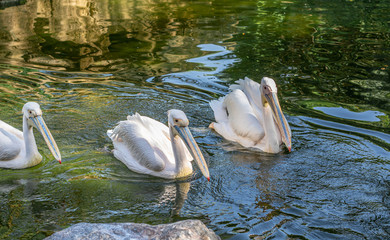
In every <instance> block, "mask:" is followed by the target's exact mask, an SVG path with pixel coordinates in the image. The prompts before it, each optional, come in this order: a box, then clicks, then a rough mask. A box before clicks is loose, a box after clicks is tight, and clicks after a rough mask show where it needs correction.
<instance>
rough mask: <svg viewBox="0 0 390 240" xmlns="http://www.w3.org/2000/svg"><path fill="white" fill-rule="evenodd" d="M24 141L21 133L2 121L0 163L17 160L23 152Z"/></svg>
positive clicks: (0, 125) (0, 127) (0, 129)
mask: <svg viewBox="0 0 390 240" xmlns="http://www.w3.org/2000/svg"><path fill="white" fill-rule="evenodd" d="M22 139H23V134H22V132H21V131H19V130H17V129H16V128H14V127H12V126H11V125H8V124H7V123H5V122H3V121H0V161H8V160H12V159H14V158H16V157H17V156H18V155H19V153H20V151H21V146H22Z"/></svg>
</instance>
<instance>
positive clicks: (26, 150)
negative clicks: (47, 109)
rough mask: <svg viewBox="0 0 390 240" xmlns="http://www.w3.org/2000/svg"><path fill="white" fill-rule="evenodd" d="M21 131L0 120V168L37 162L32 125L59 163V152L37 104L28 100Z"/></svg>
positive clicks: (40, 158)
mask: <svg viewBox="0 0 390 240" xmlns="http://www.w3.org/2000/svg"><path fill="white" fill-rule="evenodd" d="M22 112H23V132H21V131H19V130H18V129H16V128H14V127H12V126H11V125H8V124H7V123H5V122H3V121H0V168H13V169H20V168H27V167H32V166H35V165H37V164H39V163H40V162H41V160H42V156H41V155H40V154H39V152H38V148H37V145H36V142H35V138H34V134H33V127H36V128H37V129H38V130H39V132H40V133H41V134H42V136H43V138H44V139H45V142H46V144H47V146H48V147H49V149H50V151H51V153H52V154H53V156H54V157H55V158H56V159H57V160H58V161H59V162H60V163H61V154H60V151H59V150H58V147H57V144H56V142H55V141H54V138H53V136H52V135H51V133H50V131H49V129H48V128H47V126H46V124H45V122H44V120H43V118H42V111H41V109H40V107H39V104H37V103H35V102H28V103H26V104H25V105H24V106H23V110H22Z"/></svg>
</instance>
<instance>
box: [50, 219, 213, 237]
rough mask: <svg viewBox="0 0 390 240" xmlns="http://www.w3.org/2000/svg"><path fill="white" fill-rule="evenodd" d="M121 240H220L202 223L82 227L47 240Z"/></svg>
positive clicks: (76, 225)
mask: <svg viewBox="0 0 390 240" xmlns="http://www.w3.org/2000/svg"><path fill="white" fill-rule="evenodd" d="M60 239H61V240H62V239H67V240H79V239H80V240H81V239H83V240H88V239H90V240H96V239H101V240H103V239H104V240H111V239H112V240H117V239H129V240H130V239H155V240H159V239H161V240H162V239H167V240H168V239H169V240H174V239H177V240H179V239H180V240H182V239H191V240H197V239H199V240H214V239H215V240H217V239H220V238H219V237H218V235H216V234H215V233H214V232H213V231H212V230H210V229H208V228H207V227H206V225H204V224H203V223H202V222H201V221H199V220H184V221H180V222H176V223H170V224H160V225H155V226H153V225H148V224H143V223H78V224H75V225H73V226H71V227H69V228H67V229H64V230H62V231H59V232H56V233H54V234H53V235H51V236H49V237H47V238H45V240H60Z"/></svg>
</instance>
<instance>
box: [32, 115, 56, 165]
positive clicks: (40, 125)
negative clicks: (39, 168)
mask: <svg viewBox="0 0 390 240" xmlns="http://www.w3.org/2000/svg"><path fill="white" fill-rule="evenodd" d="M30 119H31V121H32V122H33V123H34V125H35V127H36V128H37V129H38V130H39V132H40V133H41V135H42V136H43V138H44V139H45V142H46V144H47V146H48V147H49V149H50V152H51V154H53V156H54V158H55V159H56V160H57V161H58V162H60V163H61V154H60V150H58V147H57V143H56V141H54V138H53V136H52V135H51V133H50V131H49V129H48V128H47V126H46V124H45V121H44V120H43V118H42V116H36V117H30Z"/></svg>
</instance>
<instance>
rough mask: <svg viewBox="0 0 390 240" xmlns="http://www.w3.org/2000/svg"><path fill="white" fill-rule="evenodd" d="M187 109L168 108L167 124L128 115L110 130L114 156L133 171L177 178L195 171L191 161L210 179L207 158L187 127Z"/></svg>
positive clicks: (144, 117) (135, 115) (108, 133)
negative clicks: (184, 110)
mask: <svg viewBox="0 0 390 240" xmlns="http://www.w3.org/2000/svg"><path fill="white" fill-rule="evenodd" d="M188 125H189V121H188V119H187V117H186V115H185V114H184V112H182V111H180V110H176V109H172V110H169V111H168V127H167V126H166V125H164V124H162V123H160V122H158V121H156V120H154V119H152V118H149V117H146V116H141V115H139V114H138V113H136V114H134V115H132V116H128V117H127V120H126V121H121V122H119V123H118V125H117V126H116V127H115V128H114V129H113V130H109V131H107V135H108V136H109V137H110V138H111V140H112V142H113V145H114V150H113V152H114V156H115V157H116V158H117V159H119V160H120V161H121V162H123V163H124V164H125V165H126V166H127V167H128V168H129V169H130V170H132V171H134V172H137V173H142V174H149V175H153V176H156V177H161V178H166V179H175V178H181V177H186V176H188V175H190V174H192V172H193V169H192V164H191V161H192V160H193V159H195V162H196V163H197V165H198V166H199V169H200V170H201V172H202V174H203V175H204V176H205V177H206V178H207V179H208V180H209V181H210V176H209V170H208V167H207V164H206V161H205V160H204V157H203V155H202V153H201V151H200V149H199V147H198V145H197V144H196V142H195V139H194V138H193V137H192V134H191V132H190V130H189V128H188Z"/></svg>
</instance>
